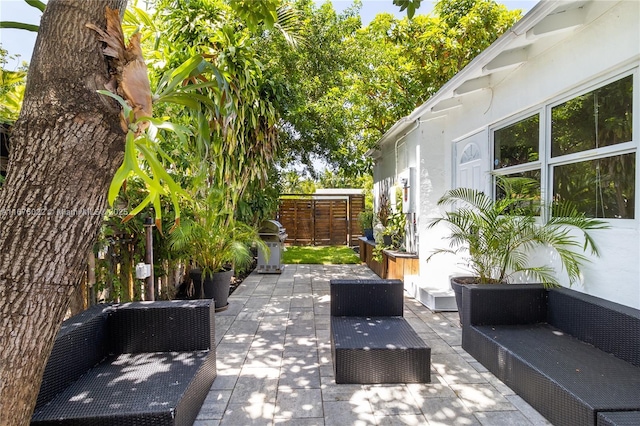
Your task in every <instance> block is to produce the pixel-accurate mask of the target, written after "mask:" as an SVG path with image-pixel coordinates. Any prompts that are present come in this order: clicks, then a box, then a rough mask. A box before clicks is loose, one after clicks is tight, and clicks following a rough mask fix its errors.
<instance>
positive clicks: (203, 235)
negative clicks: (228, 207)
mask: <svg viewBox="0 0 640 426" xmlns="http://www.w3.org/2000/svg"><path fill="white" fill-rule="evenodd" d="M212 200H213V198H212V197H208V199H207V202H206V203H204V205H198V206H196V208H195V209H194V217H193V218H192V219H189V218H187V219H184V220H183V221H182V222H181V224H180V226H179V227H178V228H177V229H176V230H175V231H174V232H173V233H172V234H171V247H172V249H173V250H175V251H177V252H178V253H179V254H180V255H181V256H182V257H183V258H185V259H187V260H190V261H191V262H193V263H195V265H196V268H195V269H192V270H191V272H190V274H189V275H190V277H191V278H192V280H193V285H194V287H195V291H196V294H197V295H198V296H199V297H201V298H213V299H215V307H216V311H220V310H224V309H226V307H227V306H228V302H227V298H228V297H229V291H230V286H231V278H232V277H233V273H234V269H235V270H236V271H237V270H242V269H243V268H246V267H247V266H249V265H250V264H251V261H252V260H253V254H252V252H251V247H252V246H253V245H257V246H258V249H259V250H263V251H264V252H266V253H268V251H269V249H268V247H267V246H266V244H265V243H264V241H262V240H261V239H260V237H259V235H258V231H257V229H256V228H254V227H251V226H249V225H247V224H245V223H242V222H240V221H237V220H236V219H235V218H234V217H233V214H230V213H227V212H225V209H220V208H217V207H215V206H216V204H215V202H212Z"/></svg>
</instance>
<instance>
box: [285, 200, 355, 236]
mask: <svg viewBox="0 0 640 426" xmlns="http://www.w3.org/2000/svg"><path fill="white" fill-rule="evenodd" d="M292 197H293V196H287V198H281V199H280V208H279V210H278V221H279V222H280V223H281V224H282V226H283V227H284V228H286V230H287V234H288V237H287V240H286V241H285V243H286V244H291V245H297V246H302V245H314V246H335V245H350V246H351V245H356V244H357V243H358V237H360V236H362V232H361V229H360V224H359V222H358V215H359V214H360V212H361V211H362V210H364V196H363V195H360V194H357V195H354V194H348V195H333V194H332V195H331V196H327V195H319V196H314V195H297V196H295V197H296V198H292Z"/></svg>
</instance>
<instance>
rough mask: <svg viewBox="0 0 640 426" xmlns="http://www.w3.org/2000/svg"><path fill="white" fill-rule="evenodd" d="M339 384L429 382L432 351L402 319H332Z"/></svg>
mask: <svg viewBox="0 0 640 426" xmlns="http://www.w3.org/2000/svg"><path fill="white" fill-rule="evenodd" d="M331 349H332V350H331V352H332V355H333V361H334V372H335V380H336V383H362V384H367V383H429V382H430V380H431V348H429V346H427V344H426V343H425V342H424V341H423V340H422V339H421V338H420V337H419V336H418V335H417V334H416V332H415V331H414V330H413V328H412V327H411V326H410V325H409V323H407V321H406V320H405V319H404V318H402V317H331Z"/></svg>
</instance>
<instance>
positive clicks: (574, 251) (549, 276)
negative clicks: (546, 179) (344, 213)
mask: <svg viewBox="0 0 640 426" xmlns="http://www.w3.org/2000/svg"><path fill="white" fill-rule="evenodd" d="M530 181H531V180H530V179H526V178H504V177H497V184H498V186H499V187H500V188H501V189H502V190H503V191H504V193H505V196H504V197H503V198H500V199H498V200H495V201H494V200H493V199H492V198H491V197H489V196H488V195H486V194H485V193H483V192H481V191H478V190H474V189H470V188H456V189H452V190H449V191H447V192H446V193H445V195H444V196H443V197H442V198H441V199H440V200H439V201H438V205H444V206H454V207H457V208H454V209H453V210H452V211H448V212H446V213H444V215H443V216H442V217H439V218H436V219H434V220H432V221H431V222H430V224H429V227H430V228H431V227H434V226H436V225H438V224H440V223H446V224H447V225H448V226H449V227H450V228H451V234H450V235H449V237H448V238H449V240H450V247H449V248H448V249H438V250H436V251H435V252H434V253H433V254H432V255H431V256H430V257H429V259H431V257H432V256H434V255H435V254H439V253H452V254H456V255H458V254H463V256H464V261H465V263H466V266H467V267H468V268H469V269H470V271H471V272H472V273H473V275H474V276H475V277H476V281H477V283H505V282H509V280H510V279H511V278H512V277H513V275H514V274H517V273H521V274H526V275H529V276H531V277H532V278H533V279H535V280H536V281H539V282H541V283H542V284H543V285H544V286H545V287H553V286H559V285H560V284H559V282H558V279H557V278H556V275H555V273H554V272H555V271H554V269H553V268H552V267H550V266H547V265H536V266H532V265H531V264H530V254H531V252H532V251H533V250H534V249H535V248H537V247H549V248H552V249H553V250H555V252H556V253H557V254H558V256H559V259H560V261H561V263H562V266H563V268H564V269H565V270H566V272H567V275H568V276H569V281H570V283H571V284H573V283H574V282H575V281H576V280H578V278H579V276H580V267H581V265H582V264H584V263H585V262H587V261H588V260H589V258H588V257H587V255H585V254H584V252H586V251H587V250H590V253H591V255H594V256H598V255H599V253H598V249H597V247H596V244H595V242H594V240H593V239H592V237H591V236H590V235H589V232H588V231H590V230H594V229H604V228H607V227H608V226H607V225H606V224H605V223H604V222H602V221H600V220H597V219H592V218H587V217H585V216H584V214H582V213H580V212H578V210H577V209H576V208H575V207H574V206H572V205H570V204H554V205H553V208H552V212H553V215H552V217H551V218H550V219H549V220H547V221H546V222H545V223H543V224H540V223H538V222H539V216H538V212H540V211H543V208H542V207H543V206H542V205H541V204H540V201H539V196H536V195H528V194H532V193H531V191H522V190H520V191H518V192H516V191H515V189H516V188H520V189H522V188H530V187H531V186H530V185H529V184H528V182H529V183H530ZM536 185H537V183H536ZM576 230H577V231H579V232H580V233H581V234H582V237H583V238H582V240H583V241H582V242H581V241H580V239H579V238H576V236H575V231H576Z"/></svg>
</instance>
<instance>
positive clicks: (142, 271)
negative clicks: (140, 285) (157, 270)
mask: <svg viewBox="0 0 640 426" xmlns="http://www.w3.org/2000/svg"><path fill="white" fill-rule="evenodd" d="M150 276H151V265H150V264H148V263H138V264H137V265H136V278H137V279H139V280H144V279H145V278H149V277H150Z"/></svg>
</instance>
